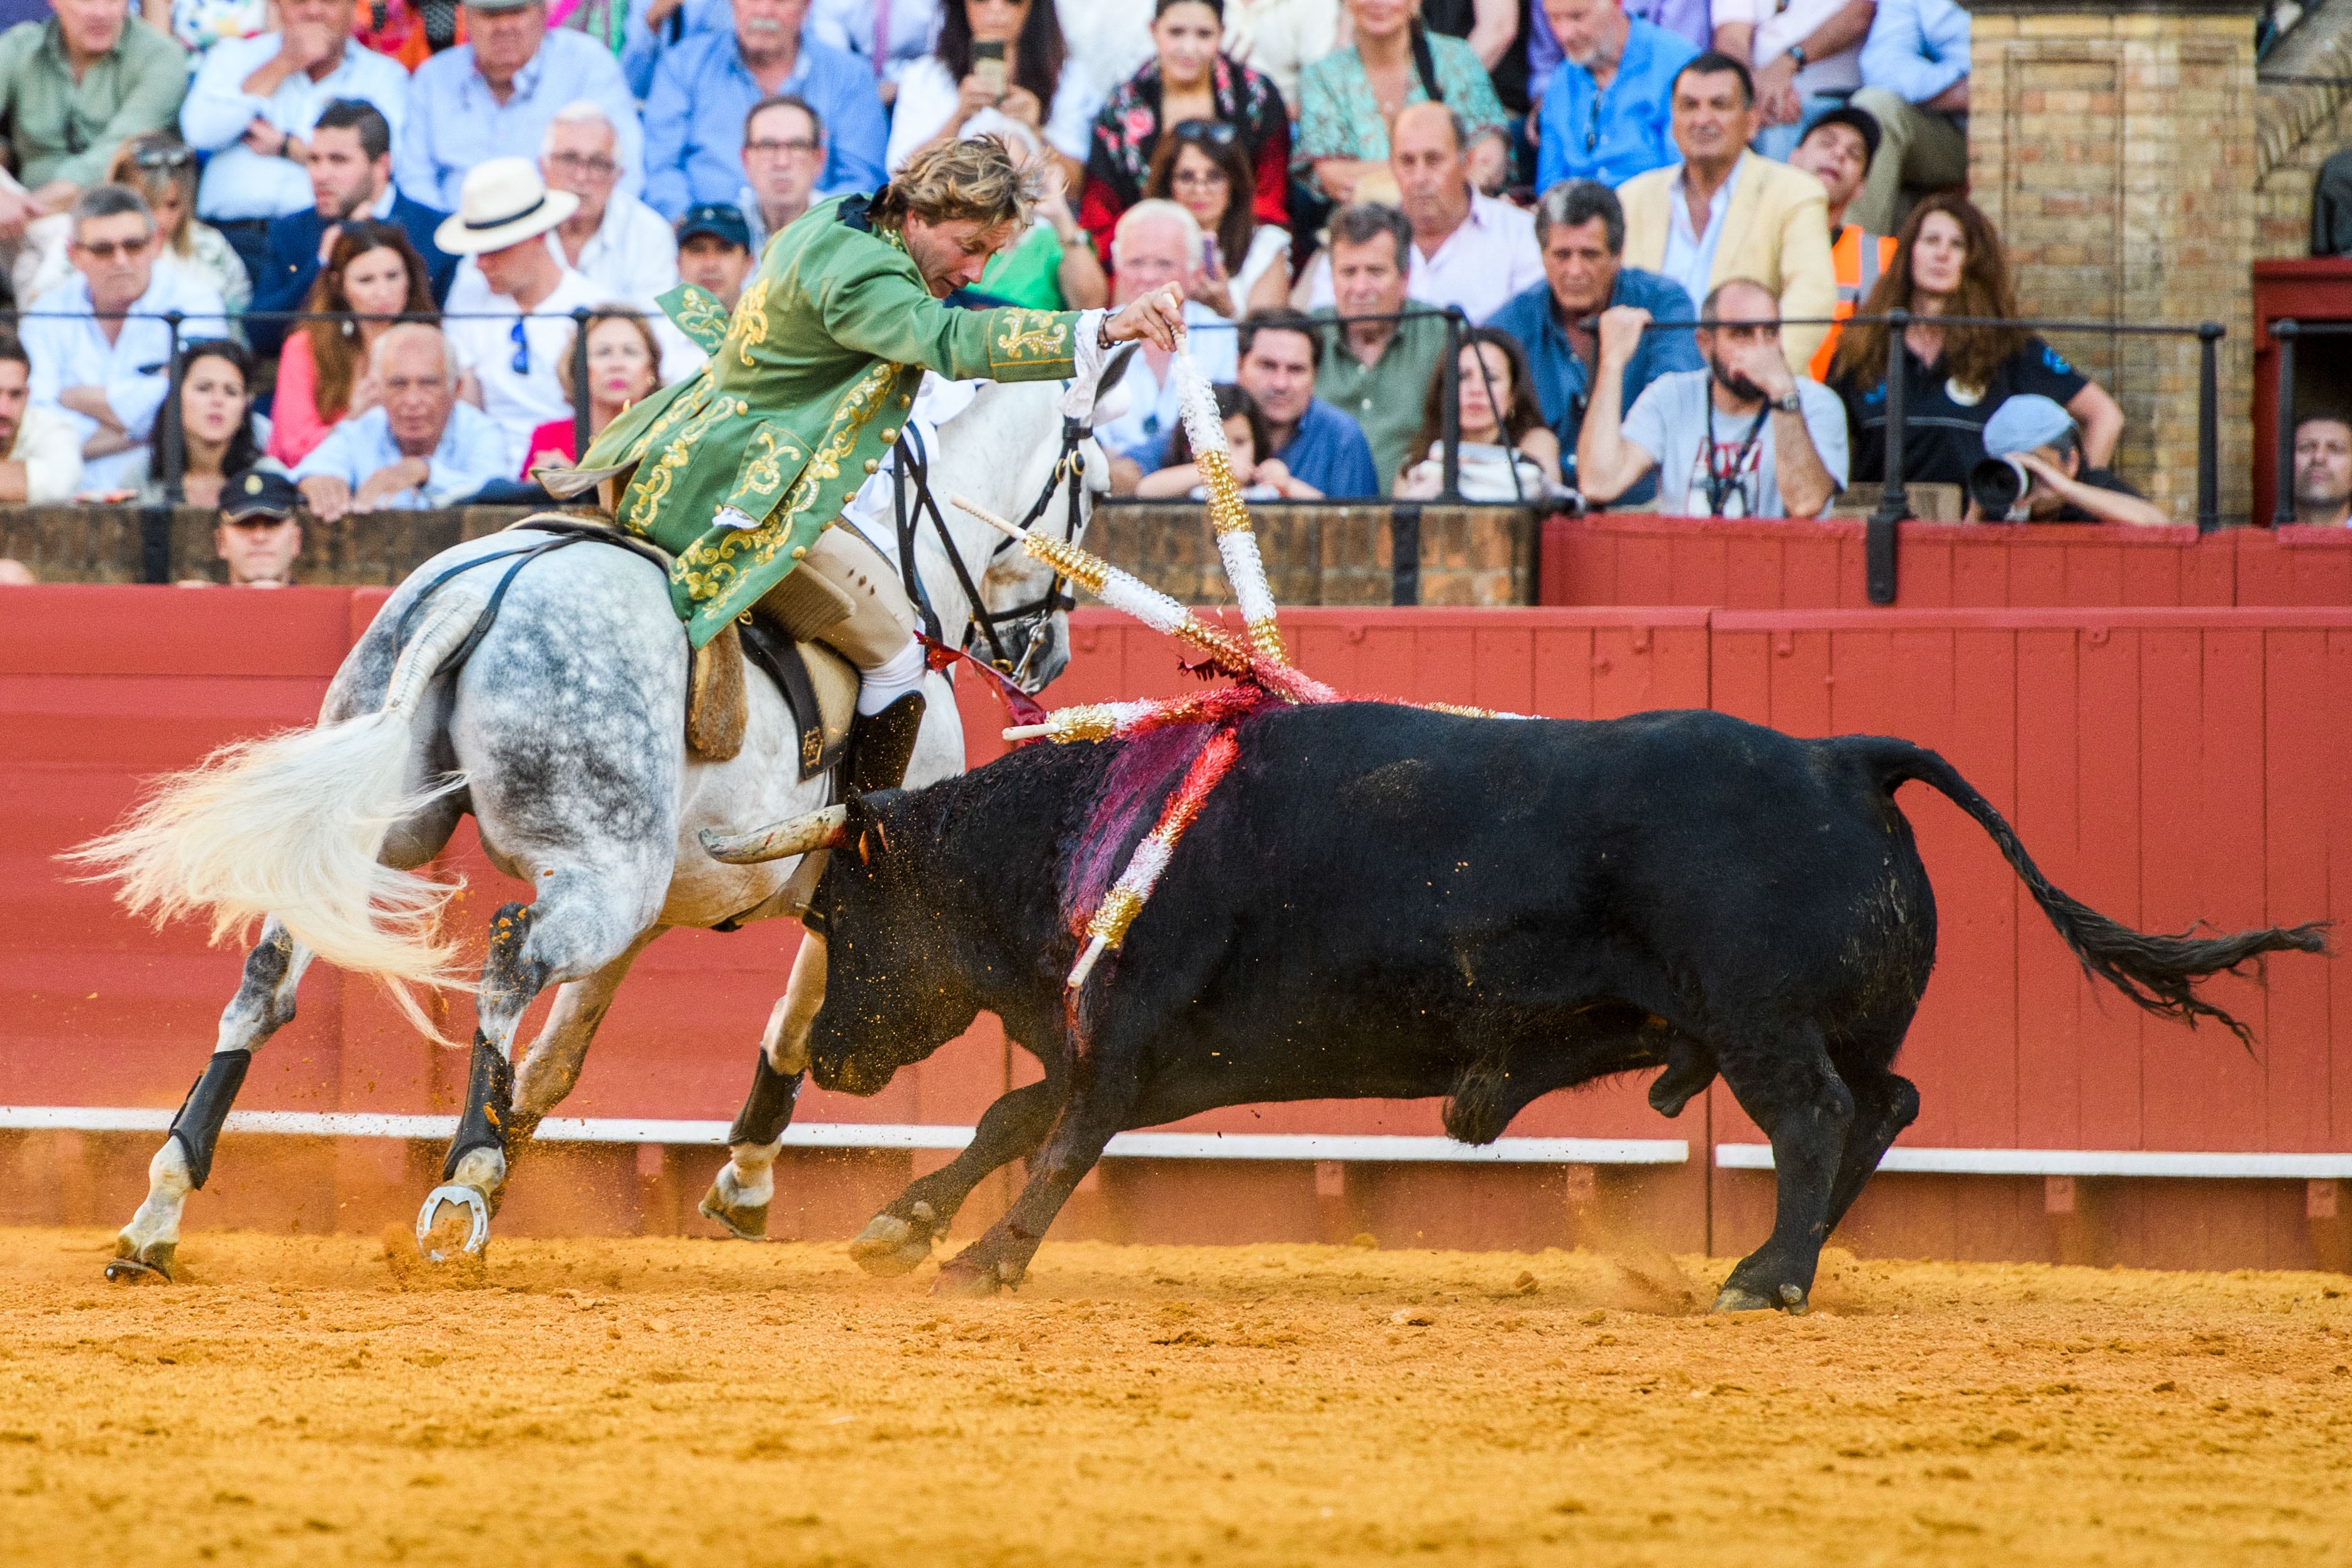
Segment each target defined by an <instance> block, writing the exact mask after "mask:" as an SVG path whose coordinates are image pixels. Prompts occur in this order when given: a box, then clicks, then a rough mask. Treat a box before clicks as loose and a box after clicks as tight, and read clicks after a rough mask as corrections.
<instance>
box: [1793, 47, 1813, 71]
mask: <svg viewBox="0 0 2352 1568" xmlns="http://www.w3.org/2000/svg"><path fill="white" fill-rule="evenodd" d="M1789 58H1790V59H1792V60H1794V61H1796V62H1797V68H1798V69H1799V70H1803V69H1804V68H1806V67H1807V66H1808V65H1811V63H1812V62H1811V60H1808V59H1807V58H1805V46H1804V45H1802V44H1790V46H1789Z"/></svg>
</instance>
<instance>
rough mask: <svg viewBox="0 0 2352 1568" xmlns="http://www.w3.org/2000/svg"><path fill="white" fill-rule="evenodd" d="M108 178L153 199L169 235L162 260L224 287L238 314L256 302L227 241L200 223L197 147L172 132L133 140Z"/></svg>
mask: <svg viewBox="0 0 2352 1568" xmlns="http://www.w3.org/2000/svg"><path fill="white" fill-rule="evenodd" d="M106 177H107V179H108V181H109V182H110V183H111V184H118V185H129V186H130V187H131V189H132V190H134V191H137V192H138V193H139V194H140V195H142V196H145V197H146V198H147V205H148V206H150V207H151V208H152V209H153V210H154V213H155V227H156V229H157V231H158V232H159V233H160V234H161V235H162V236H163V254H162V255H161V256H160V257H159V258H157V259H158V260H160V261H162V262H163V263H164V264H165V265H167V266H175V267H183V268H188V269H190V270H192V271H194V273H195V274H196V275H197V276H198V277H200V278H202V279H204V280H205V282H207V283H210V284H211V285H212V286H213V287H214V288H215V289H219V290H220V296H221V302H222V303H223V304H225V305H226V306H227V307H228V309H229V314H231V315H232V316H234V315H236V314H238V313H239V312H241V311H243V310H244V309H245V308H246V306H247V305H248V304H250V303H252V301H253V279H252V278H251V277H250V276H248V275H247V272H246V270H245V263H244V262H243V261H242V260H241V259H239V258H238V257H237V254H236V249H235V248H234V247H231V246H230V244H229V242H228V239H227V237H226V236H225V235H223V234H222V233H221V231H220V230H218V229H216V228H215V227H214V226H212V225H210V224H208V223H199V222H197V221H196V153H195V149H194V148H193V147H191V146H189V145H188V144H187V143H186V142H183V141H181V140H180V139H179V138H178V137H177V136H174V135H173V134H172V133H171V132H168V131H151V132H148V133H147V134H145V135H144V136H133V137H132V138H131V140H130V141H128V142H124V143H123V144H122V150H121V152H119V153H116V154H115V155H114V163H113V165H112V166H111V167H110V168H109V169H108V170H107V174H106Z"/></svg>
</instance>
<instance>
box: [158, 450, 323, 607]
mask: <svg viewBox="0 0 2352 1568" xmlns="http://www.w3.org/2000/svg"><path fill="white" fill-rule="evenodd" d="M301 504H302V492H301V491H300V490H298V489H295V488H294V481H293V480H291V479H288V478H287V477H286V476H285V475H283V474H278V473H271V472H269V471H268V469H264V468H256V469H253V470H250V471H248V472H246V473H242V474H237V475H236V476H234V477H233V478H232V479H230V480H229V483H228V487H227V489H226V491H225V492H224V493H223V495H222V496H221V500H220V521H218V522H217V523H215V525H214V527H213V553H214V554H215V555H216V556H218V557H219V559H220V562H221V567H222V573H223V575H224V576H225V577H226V579H227V583H228V585H229V586H230V587H232V588H287V587H291V586H292V585H293V583H294V563H295V562H297V561H299V559H301V555H302V525H301V524H300V523H299V522H298V521H295V512H296V510H298V509H299V507H300V506H301ZM211 585H212V584H211V583H210V581H209V580H208V579H202V578H199V579H197V580H196V581H194V582H191V583H185V584H182V586H184V587H190V588H195V587H209V586H211Z"/></svg>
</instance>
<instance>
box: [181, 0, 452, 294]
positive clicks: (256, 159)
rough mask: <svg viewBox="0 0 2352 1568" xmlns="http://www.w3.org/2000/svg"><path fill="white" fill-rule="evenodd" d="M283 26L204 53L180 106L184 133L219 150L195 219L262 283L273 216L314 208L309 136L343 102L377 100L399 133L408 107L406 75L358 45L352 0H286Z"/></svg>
mask: <svg viewBox="0 0 2352 1568" xmlns="http://www.w3.org/2000/svg"><path fill="white" fill-rule="evenodd" d="M278 12H279V15H280V16H282V17H283V19H284V28H283V30H282V31H279V32H276V33H264V34H262V35H260V36H259V37H251V38H224V39H222V40H221V41H220V42H219V43H217V44H215V45H214V46H213V47H212V48H211V49H209V50H208V51H206V53H205V57H204V64H203V65H201V66H199V67H198V68H196V78H195V80H194V82H193V83H192V84H191V85H190V86H189V88H188V97H187V100H186V101H185V102H184V103H183V104H182V105H181V106H180V134H181V135H183V136H184V137H186V138H187V141H188V145H189V146H191V147H194V148H195V149H196V150H197V151H199V152H202V153H210V154H211V155H212V156H211V157H210V158H209V159H208V160H207V161H206V163H205V175H204V184H202V185H200V186H198V187H197V190H196V216H198V217H201V218H203V219H204V220H205V222H206V223H209V224H211V225H212V226H214V227H215V228H217V229H219V230H220V231H221V232H222V234H223V235H225V236H226V237H227V239H228V242H229V244H230V245H232V246H234V247H236V253H237V255H238V257H239V258H242V259H243V260H244V262H245V269H246V272H247V275H249V276H250V277H253V278H255V279H259V278H260V277H261V275H262V272H263V269H264V267H265V266H266V264H267V263H268V258H269V220H270V219H271V218H274V217H283V216H286V215H287V214H289V213H298V212H300V211H301V210H302V209H303V208H304V207H307V206H309V205H310V204H311V200H312V195H311V190H310V173H309V171H308V170H307V169H306V168H305V167H304V163H306V162H307V160H308V157H309V142H310V132H311V131H312V130H313V129H314V128H315V127H316V126H317V124H318V122H319V116H320V113H321V112H323V111H324V110H325V109H326V107H327V105H329V104H330V103H332V102H334V101H335V100H338V99H357V100H364V101H365V102H368V103H372V104H373V105H374V106H375V107H376V109H377V110H378V111H379V112H381V113H382V114H383V117H384V119H385V120H386V121H389V122H390V124H391V126H392V132H393V134H394V136H395V137H397V136H398V135H399V134H400V128H401V125H402V123H403V121H405V120H406V118H407V113H408V72H407V71H405V70H404V69H402V68H401V65H400V62H399V61H398V60H394V59H389V58H385V57H384V56H383V55H379V54H376V53H374V52H373V51H372V50H368V49H363V48H362V47H359V46H358V45H357V44H354V43H353V42H352V7H351V5H349V4H348V3H347V0H281V3H280V5H279V6H278Z"/></svg>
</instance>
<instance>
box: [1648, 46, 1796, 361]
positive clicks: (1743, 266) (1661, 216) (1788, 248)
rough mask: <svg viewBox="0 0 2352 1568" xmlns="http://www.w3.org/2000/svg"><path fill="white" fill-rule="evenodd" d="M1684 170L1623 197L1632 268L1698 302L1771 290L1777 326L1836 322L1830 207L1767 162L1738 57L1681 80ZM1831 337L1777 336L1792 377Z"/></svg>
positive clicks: (1687, 71)
mask: <svg viewBox="0 0 2352 1568" xmlns="http://www.w3.org/2000/svg"><path fill="white" fill-rule="evenodd" d="M1674 134H1675V147H1676V148H1677V149H1678V150H1679V151H1680V152H1681V153H1682V156H1683V161H1682V163H1681V164H1680V165H1679V166H1676V167H1674V168H1666V169H1653V170H1651V171H1650V172H1649V173H1648V174H1636V175H1635V176H1633V178H1632V179H1630V180H1628V181H1626V182H1625V184H1622V185H1621V186H1620V187H1618V191H1617V199H1618V201H1619V203H1620V204H1622V205H1623V207H1624V209H1625V259H1626V260H1628V261H1630V262H1632V263H1633V265H1634V266H1636V267H1640V268H1645V269H1646V270H1648V271H1652V272H1656V273H1659V274H1661V275H1663V276H1664V277H1667V278H1671V279H1674V280H1675V282H1676V283H1679V284H1681V285H1682V289H1683V292H1685V294H1688V295H1689V296H1690V297H1691V298H1692V299H1694V300H1703V299H1705V298H1706V297H1707V296H1708V295H1709V294H1711V293H1713V292H1714V290H1715V287H1716V285H1717V284H1719V283H1724V282H1727V281H1729V280H1730V279H1734V278H1741V279H1749V280H1751V281H1754V282H1759V283H1761V284H1763V285H1764V286H1765V287H1766V288H1768V289H1772V290H1774V291H1775V294H1776V296H1777V297H1778V298H1779V300H1780V314H1779V316H1778V317H1776V318H1775V319H1776V320H1788V321H1798V322H1805V321H1822V322H1824V323H1825V322H1826V321H1828V320H1829V317H1830V312H1831V308H1832V306H1834V305H1835V304H1836V303H1837V268H1836V267H1835V266H1834V265H1833V264H1832V262H1831V260H1830V231H1829V220H1828V218H1827V216H1826V211H1827V206H1828V198H1827V196H1826V195H1825V194H1824V193H1823V191H1822V183H1821V182H1820V181H1819V180H1816V179H1814V178H1813V177H1812V176H1811V174H1803V173H1801V172H1799V171H1798V170H1795V169H1791V168H1790V167H1789V166H1788V165H1787V164H1786V163H1774V162H1772V161H1771V160H1770V159H1769V158H1759V157H1758V156H1757V155H1756V154H1755V153H1754V152H1752V151H1750V150H1749V148H1748V142H1749V141H1750V139H1752V138H1753V137H1754V135H1755V134H1756V86H1755V82H1754V81H1753V80H1752V79H1750V78H1749V76H1748V68H1747V67H1746V66H1744V65H1741V64H1740V63H1739V62H1738V60H1735V59H1733V58H1731V57H1730V56H1729V55H1719V54H1706V55H1701V56H1699V57H1698V58H1696V59H1694V60H1692V61H1691V62H1690V64H1688V65H1686V66H1685V67H1683V68H1682V69H1681V71H1680V72H1678V73H1677V74H1676V75H1675V88H1674ZM1828 332H1829V328H1828V327H1827V326H1826V325H1822V326H1801V325H1800V326H1791V327H1790V328H1789V330H1788V331H1785V332H1782V333H1781V334H1780V347H1781V351H1782V352H1783V353H1786V354H1788V356H1789V368H1790V369H1791V370H1801V369H1803V368H1804V367H1805V365H1806V364H1807V363H1809V362H1810V361H1811V359H1812V356H1813V351H1814V350H1816V349H1818V348H1819V347H1820V346H1821V342H1822V338H1823V337H1825V336H1827V335H1828Z"/></svg>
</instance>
